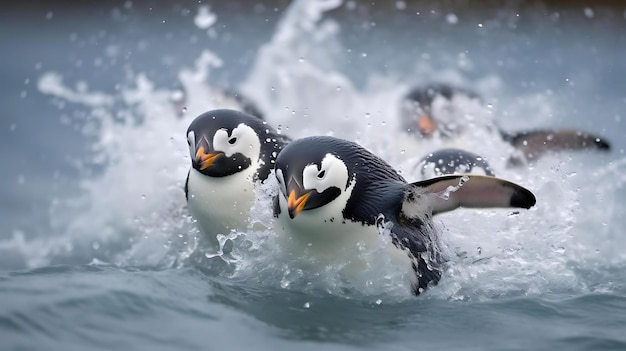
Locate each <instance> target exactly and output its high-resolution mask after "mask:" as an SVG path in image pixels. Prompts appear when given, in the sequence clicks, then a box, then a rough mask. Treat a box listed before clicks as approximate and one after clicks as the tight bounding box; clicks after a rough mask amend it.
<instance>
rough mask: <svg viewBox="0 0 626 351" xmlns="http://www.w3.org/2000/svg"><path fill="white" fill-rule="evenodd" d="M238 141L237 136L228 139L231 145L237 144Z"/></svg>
mask: <svg viewBox="0 0 626 351" xmlns="http://www.w3.org/2000/svg"><path fill="white" fill-rule="evenodd" d="M236 142H237V138H236V137H234V138H230V139H228V143H229V144H230V145H235V143H236Z"/></svg>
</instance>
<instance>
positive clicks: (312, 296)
mask: <svg viewBox="0 0 626 351" xmlns="http://www.w3.org/2000/svg"><path fill="white" fill-rule="evenodd" d="M624 10H625V9H624V8H620V7H618V6H613V7H610V8H607V7H600V6H597V5H593V6H592V5H589V6H585V5H581V4H580V3H577V4H575V5H571V6H569V7H563V6H559V5H558V4H554V3H547V4H533V5H528V4H521V5H520V4H517V5H516V4H511V5H509V6H505V7H499V8H491V7H484V8H476V7H468V6H467V5H465V4H464V3H458V4H455V3H454V2H450V3H446V5H445V6H444V5H443V4H433V3H423V2H408V1H407V2H404V1H387V2H383V3H378V2H377V3H376V4H368V5H365V4H362V3H360V2H355V1H347V2H341V1H338V0H336V1H335V0H325V1H321V0H320V1H312V0H311V1H304V0H302V1H294V2H293V3H288V2H282V1H267V2H259V3H258V4H254V5H250V4H248V3H243V4H237V3H234V2H228V3H227V4H224V3H222V2H207V3H197V2H175V3H168V4H165V3H161V2H155V3H152V2H147V1H139V2H131V1H127V2H117V3H106V4H99V5H91V6H69V7H68V6H65V5H64V4H63V3H44V2H42V3H41V4H40V5H33V6H31V7H30V8H28V9H22V8H19V7H14V8H8V7H7V9H6V11H2V14H0V26H2V27H3V30H1V31H0V40H1V41H2V42H3V43H5V47H6V48H7V50H6V51H4V53H3V58H2V61H0V62H2V71H3V77H5V78H3V81H2V83H0V84H1V85H0V87H1V88H0V101H1V102H2V106H3V109H2V111H3V116H2V119H1V120H0V136H1V137H2V138H1V139H0V140H2V143H3V146H4V147H3V148H2V149H1V151H0V156H1V157H2V160H3V162H2V163H3V165H4V166H3V167H0V177H1V178H2V185H1V186H0V194H1V195H2V201H1V202H0V206H1V208H2V212H0V220H1V222H0V329H2V330H3V332H2V335H3V336H2V338H0V345H1V346H2V349H7V350H17V349H20V350H27V349H61V348H63V349H76V350H85V349H112V348H116V349H174V348H176V349H218V348H220V349H221V348H231V349H235V350H238V349H251V348H255V349H268V350H269V349H272V350H274V349H295V348H298V349H332V350H343V349H363V348H367V349H389V350H409V349H410V350H415V349H442V350H448V349H449V350H455V349H463V350H531V349H532V350H560V349H567V350H623V349H626V337H625V336H624V333H623V328H624V325H626V317H624V316H626V249H624V248H625V247H626V238H625V237H624V235H625V234H626V233H625V232H624V228H625V225H626V220H625V219H624V218H626V216H625V215H626V208H625V202H624V200H623V198H624V196H626V190H625V186H624V185H625V183H626V176H625V174H626V173H625V171H626V156H625V155H624V149H625V148H626V141H625V139H626V138H625V136H626V126H625V125H624V123H625V122H624V121H623V119H624V112H623V111H624V110H626V109H625V107H626V83H624V82H625V81H626V50H625V49H624V48H626V36H625V33H626V18H625V17H626V13H625V12H624ZM433 81H444V82H449V83H453V84H456V85H459V86H464V87H468V88H471V89H473V90H475V91H477V92H479V93H480V94H481V95H482V96H483V100H484V105H481V106H460V108H468V109H470V108H471V109H472V110H471V111H472V113H473V114H475V115H476V116H477V117H485V118H495V119H496V120H497V123H498V124H499V125H500V126H502V127H503V128H505V129H507V130H522V129H532V128H541V127H544V128H545V127H551V126H555V127H562V128H565V127H571V128H579V129H584V130H588V131H591V132H594V133H597V134H601V135H603V136H605V137H606V138H607V139H608V140H610V141H611V144H612V149H611V152H609V153H561V154H551V155H547V156H546V157H544V158H542V159H541V160H539V161H538V162H536V163H534V164H532V165H529V166H527V167H522V168H516V169H515V168H513V169H512V168H508V167H507V166H506V160H507V159H508V155H509V154H510V151H511V150H510V147H509V146H507V145H506V144H505V143H504V142H503V141H502V140H500V139H498V138H493V135H490V134H489V133H484V132H480V131H478V132H476V133H475V134H472V135H471V136H470V137H468V138H465V139H463V140H461V141H458V144H457V145H454V146H462V147H465V148H469V149H471V150H473V151H474V152H476V153H479V154H481V155H483V156H485V157H486V158H487V159H488V160H489V161H490V163H491V166H492V167H493V168H494V169H495V170H496V173H497V174H498V176H500V177H503V178H506V179H510V180H512V181H515V182H517V183H519V184H522V185H524V186H525V187H528V188H529V189H531V190H532V191H533V192H534V193H535V194H536V196H537V205H536V206H535V207H534V208H532V209H530V210H528V211H526V210H523V211H511V210H459V211H455V212H453V213H449V214H445V215H442V216H439V217H437V220H436V223H435V227H436V229H437V230H438V232H439V233H440V235H441V237H442V241H443V244H444V247H445V250H446V252H447V253H448V254H449V256H450V257H451V260H450V262H448V263H447V266H446V271H445V273H444V277H443V279H442V280H441V282H440V284H439V285H438V286H436V287H434V288H432V289H430V290H428V291H427V292H426V293H425V294H423V295H421V296H419V297H415V296H412V295H411V294H410V293H409V288H408V283H407V281H406V276H405V274H404V272H397V271H395V270H393V266H392V265H390V264H389V262H387V261H385V259H384V258H381V257H379V255H377V254H376V252H368V251H367V250H365V251H363V250H358V249H357V248H354V250H352V249H351V248H347V249H346V251H345V254H346V255H347V256H350V255H359V256H361V258H363V259H364V260H365V261H367V262H369V267H367V269H364V270H363V272H360V273H359V274H357V275H356V276H355V277H354V279H352V280H350V281H346V280H345V279H343V278H342V277H341V276H340V275H339V274H338V270H339V268H338V267H332V266H331V267H325V268H324V269H321V270H307V269H303V268H302V267H307V263H310V262H308V261H307V260H308V259H309V258H303V257H295V258H294V257H291V256H290V255H288V253H287V254H286V253H285V252H281V249H280V246H279V245H277V244H276V242H275V240H274V239H275V237H274V235H273V234H274V233H273V232H272V230H271V229H265V228H271V223H272V214H271V212H270V210H269V208H270V206H268V204H269V203H270V202H271V195H272V194H273V193H274V192H275V190H274V187H273V185H275V184H271V182H270V183H269V184H265V185H263V186H261V187H259V189H258V193H257V195H258V196H257V197H258V200H257V201H256V203H255V205H254V207H253V208H252V210H251V212H250V218H251V219H252V220H253V223H254V225H252V226H250V228H249V229H248V230H246V231H243V232H239V233H231V234H230V235H228V236H223V235H222V236H218V238H217V239H218V240H212V239H209V238H206V237H204V236H202V235H201V234H200V233H199V231H198V230H197V229H196V227H195V224H194V221H193V219H192V218H190V216H189V214H188V212H187V209H186V206H185V199H184V193H183V191H182V188H183V185H184V179H185V176H186V173H187V169H188V167H189V156H188V151H187V146H186V141H185V139H186V138H185V135H184V133H185V130H186V128H187V126H188V124H189V123H190V121H191V120H192V119H193V118H194V117H195V116H197V115H198V114H200V113H202V112H204V111H206V110H209V109H213V108H218V107H221V105H220V102H219V100H218V99H217V96H218V95H219V89H222V88H227V89H233V90H237V91H240V92H241V93H243V94H245V95H246V96H247V97H248V98H250V99H252V100H254V101H255V102H256V103H257V105H258V107H259V108H260V109H262V110H263V112H264V113H265V115H266V119H267V120H268V122H269V123H270V124H272V125H273V126H275V127H276V128H278V129H280V130H281V132H282V133H285V134H288V135H290V136H292V137H301V136H306V135H312V134H325V135H327V134H330V135H335V136H339V137H344V138H348V139H351V140H355V141H358V142H359V143H361V144H362V145H364V146H366V147H367V148H369V149H370V150H372V151H373V152H375V153H377V154H378V155H380V156H381V157H383V158H384V159H385V160H387V161H389V163H390V164H392V165H393V166H394V167H397V168H398V169H399V170H400V171H401V172H402V174H403V175H404V176H405V177H406V178H407V179H408V180H412V179H417V175H416V174H415V173H414V172H415V169H414V166H415V164H416V163H417V161H418V160H419V159H420V158H421V157H422V156H424V155H426V154H427V153H428V152H430V151H433V150H436V149H437V148H440V147H443V146H449V145H448V143H447V142H445V141H442V140H432V141H427V142H426V141H422V142H419V141H417V140H415V139H414V138H411V137H409V136H406V135H404V134H402V133H401V132H400V131H399V127H398V125H399V123H398V105H399V100H400V98H401V97H402V95H403V94H404V93H406V91H407V90H408V89H410V88H411V87H412V86H414V85H418V84H424V83H428V82H433ZM183 93H184V96H185V97H186V99H185V100H184V101H182V102H181V101H180V100H177V99H178V98H179V97H180V96H182V95H181V94H183Z"/></svg>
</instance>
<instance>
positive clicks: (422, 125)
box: [417, 113, 437, 137]
mask: <svg viewBox="0 0 626 351" xmlns="http://www.w3.org/2000/svg"><path fill="white" fill-rule="evenodd" d="M417 128H418V129H419V131H420V132H421V133H422V135H423V136H425V137H430V136H432V135H433V133H434V132H435V130H436V129H437V123H436V122H435V120H434V119H433V118H432V117H431V116H430V115H429V114H427V113H424V114H422V115H421V116H420V117H419V118H418V119H417Z"/></svg>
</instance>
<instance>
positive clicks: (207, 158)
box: [196, 146, 222, 171]
mask: <svg viewBox="0 0 626 351" xmlns="http://www.w3.org/2000/svg"><path fill="white" fill-rule="evenodd" d="M221 154H222V153H221V152H214V153H209V154H205V153H204V146H200V147H199V148H198V151H197V152H196V161H197V163H198V165H199V166H200V170H201V171H203V170H205V169H207V168H209V166H210V165H211V164H213V161H215V159H216V158H217V156H219V155H221Z"/></svg>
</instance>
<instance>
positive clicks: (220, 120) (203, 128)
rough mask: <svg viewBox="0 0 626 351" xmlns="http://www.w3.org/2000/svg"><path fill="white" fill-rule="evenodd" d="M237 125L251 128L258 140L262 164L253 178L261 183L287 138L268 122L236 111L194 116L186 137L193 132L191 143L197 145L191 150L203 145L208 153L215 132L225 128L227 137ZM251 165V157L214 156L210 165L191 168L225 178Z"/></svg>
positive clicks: (220, 111)
mask: <svg viewBox="0 0 626 351" xmlns="http://www.w3.org/2000/svg"><path fill="white" fill-rule="evenodd" d="M240 124H245V125H247V126H249V127H250V128H252V129H253V130H254V131H255V133H256V134H257V136H258V138H259V142H260V145H261V151H260V155H259V159H260V160H262V161H263V164H262V165H261V166H260V168H259V169H258V170H257V173H256V177H257V179H259V180H261V181H263V180H265V179H267V176H268V175H269V173H270V170H271V169H272V168H273V167H274V162H275V160H276V156H277V155H278V153H279V152H280V150H281V149H282V148H283V147H284V145H285V144H286V143H288V142H289V139H288V138H287V137H285V136H284V135H281V134H278V132H276V130H274V129H273V128H272V127H271V126H269V125H268V124H267V122H265V121H263V120H261V119H259V118H257V117H255V116H252V115H249V114H247V113H243V112H239V111H235V110H229V109H219V110H212V111H208V112H205V113H203V114H201V115H200V116H198V117H196V119H195V120H194V121H193V122H192V123H191V124H190V125H189V128H188V129H187V135H189V133H190V132H193V133H194V138H195V140H194V141H195V143H196V145H194V149H196V150H197V149H198V148H199V147H200V146H202V147H204V148H205V149H206V150H207V151H214V146H213V145H212V143H213V136H214V135H215V133H216V132H217V131H218V130H220V129H224V130H225V131H226V132H227V133H228V135H229V136H230V135H231V133H232V131H233V129H235V128H236V127H237V126H239V125H240ZM190 142H192V141H190ZM191 156H192V162H194V161H193V159H194V155H191ZM251 163H252V160H251V159H250V158H248V157H246V156H244V155H242V154H240V153H236V154H234V155H232V156H231V157H225V156H224V155H222V156H219V157H217V158H216V159H215V161H214V162H213V164H212V165H211V166H210V167H208V168H206V169H204V170H200V169H199V168H196V167H197V165H196V164H195V163H194V164H193V166H194V168H196V169H198V170H199V171H200V172H201V173H203V174H205V175H207V176H211V177H224V176H228V175H232V174H234V173H237V172H239V171H241V170H243V169H246V168H247V167H249V166H250V164H251Z"/></svg>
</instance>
